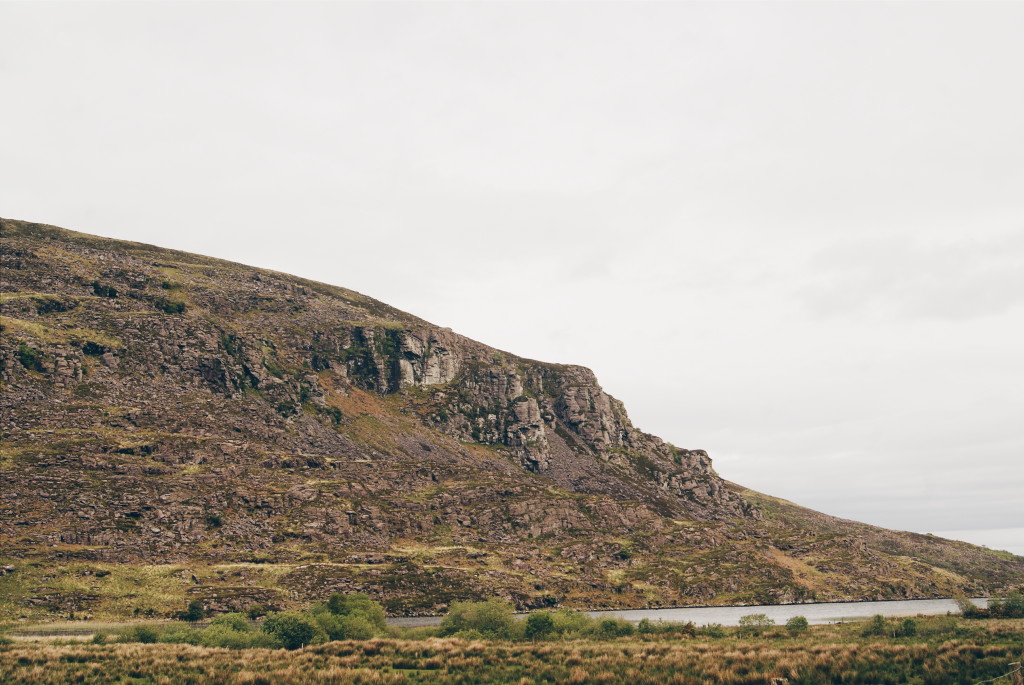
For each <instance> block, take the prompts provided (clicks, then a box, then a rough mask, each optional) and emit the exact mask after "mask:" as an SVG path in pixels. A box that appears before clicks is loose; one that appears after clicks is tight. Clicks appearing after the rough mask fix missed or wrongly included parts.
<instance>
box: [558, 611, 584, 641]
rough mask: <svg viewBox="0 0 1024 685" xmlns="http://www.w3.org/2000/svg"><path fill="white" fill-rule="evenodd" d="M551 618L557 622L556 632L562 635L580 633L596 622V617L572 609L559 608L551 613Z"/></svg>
mask: <svg viewBox="0 0 1024 685" xmlns="http://www.w3.org/2000/svg"><path fill="white" fill-rule="evenodd" d="M551 620H553V621H554V623H555V632H556V633H558V634H559V635H562V636H565V635H572V634H576V635H580V634H582V633H585V632H587V631H588V630H589V629H590V627H591V626H592V625H593V624H594V619H592V618H590V617H589V616H587V615H586V614H584V613H581V612H579V611H573V610H572V609H559V610H558V611H556V612H555V613H554V614H552V615H551Z"/></svg>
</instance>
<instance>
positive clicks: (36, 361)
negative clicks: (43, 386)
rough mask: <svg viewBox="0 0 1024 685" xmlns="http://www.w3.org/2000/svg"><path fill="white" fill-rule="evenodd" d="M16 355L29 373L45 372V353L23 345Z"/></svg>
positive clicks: (19, 347)
mask: <svg viewBox="0 0 1024 685" xmlns="http://www.w3.org/2000/svg"><path fill="white" fill-rule="evenodd" d="M15 355H16V356H17V357H18V362H20V363H21V365H22V366H24V367H25V368H26V369H28V370H29V371H35V372H36V373H42V372H43V353H42V352H40V351H39V350H37V349H35V348H34V347H29V346H28V345H26V344H24V343H22V344H20V345H18V350H17V351H16V352H15Z"/></svg>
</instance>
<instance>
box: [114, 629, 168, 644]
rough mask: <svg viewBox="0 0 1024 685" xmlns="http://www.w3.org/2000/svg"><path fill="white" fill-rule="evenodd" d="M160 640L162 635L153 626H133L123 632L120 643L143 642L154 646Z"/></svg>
mask: <svg viewBox="0 0 1024 685" xmlns="http://www.w3.org/2000/svg"><path fill="white" fill-rule="evenodd" d="M159 638H160V633H159V632H157V630H156V628H154V627H153V626H132V627H131V628H128V629H126V630H124V631H122V632H121V634H120V636H119V637H118V642H141V643H143V644H147V645H149V644H153V643H155V642H156V641H157V640H159Z"/></svg>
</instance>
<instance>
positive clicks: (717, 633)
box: [697, 623, 725, 637]
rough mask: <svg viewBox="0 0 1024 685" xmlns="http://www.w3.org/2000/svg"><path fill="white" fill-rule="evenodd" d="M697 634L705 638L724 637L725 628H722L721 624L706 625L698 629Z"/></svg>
mask: <svg viewBox="0 0 1024 685" xmlns="http://www.w3.org/2000/svg"><path fill="white" fill-rule="evenodd" d="M697 634H698V635H705V636H707V637H725V628H723V627H722V624H721V623H708V624H707V625H703V626H701V627H700V628H698V629H697Z"/></svg>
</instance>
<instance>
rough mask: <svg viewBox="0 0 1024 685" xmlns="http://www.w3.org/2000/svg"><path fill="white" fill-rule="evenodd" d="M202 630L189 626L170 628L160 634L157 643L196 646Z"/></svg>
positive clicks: (200, 638)
mask: <svg viewBox="0 0 1024 685" xmlns="http://www.w3.org/2000/svg"><path fill="white" fill-rule="evenodd" d="M202 635H203V630H202V629H199V628H193V627H191V626H185V625H177V626H171V627H170V628H167V629H165V630H164V631H163V632H162V633H160V639H159V642H165V643H168V644H179V645H198V644H199V643H200V641H201V640H202Z"/></svg>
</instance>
